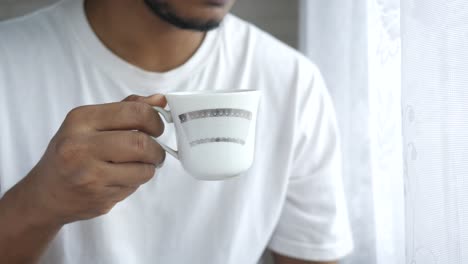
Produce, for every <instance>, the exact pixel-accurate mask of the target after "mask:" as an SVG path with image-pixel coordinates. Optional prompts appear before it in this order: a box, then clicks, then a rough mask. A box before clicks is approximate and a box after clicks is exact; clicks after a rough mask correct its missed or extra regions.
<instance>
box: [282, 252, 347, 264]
mask: <svg viewBox="0 0 468 264" xmlns="http://www.w3.org/2000/svg"><path fill="white" fill-rule="evenodd" d="M273 259H274V260H275V264H338V262H337V261H325V262H323V261H306V260H300V259H293V258H290V257H286V256H282V255H280V254H277V253H274V252H273Z"/></svg>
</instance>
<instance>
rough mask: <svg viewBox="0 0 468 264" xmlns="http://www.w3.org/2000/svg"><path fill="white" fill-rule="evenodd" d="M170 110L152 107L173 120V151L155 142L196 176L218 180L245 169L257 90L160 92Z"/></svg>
mask: <svg viewBox="0 0 468 264" xmlns="http://www.w3.org/2000/svg"><path fill="white" fill-rule="evenodd" d="M165 96H166V99H167V103H168V105H169V108H170V110H165V109H163V108H160V107H155V109H156V110H157V111H158V112H159V113H161V114H162V116H163V117H164V119H165V120H166V122H168V123H174V125H175V130H176V138H177V146H178V150H174V149H172V148H170V147H168V146H167V145H165V144H163V143H162V142H160V141H158V143H159V144H160V145H161V146H162V147H163V148H164V150H166V151H167V152H168V153H169V154H171V155H172V156H174V157H175V158H176V159H178V160H179V161H180V162H181V163H182V166H183V167H184V169H185V171H187V172H188V173H189V174H191V175H192V176H193V177H195V178H197V179H200V180H223V179H226V178H230V177H234V176H237V175H239V174H241V173H242V172H245V171H246V170H247V169H249V168H250V166H251V165H252V162H253V157H254V147H255V129H256V123H257V122H256V121H257V111H258V106H259V101H260V92H259V91H255V90H234V91H207V92H176V93H169V94H165Z"/></svg>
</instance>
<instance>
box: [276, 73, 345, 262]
mask: <svg viewBox="0 0 468 264" xmlns="http://www.w3.org/2000/svg"><path fill="white" fill-rule="evenodd" d="M306 86H308V88H306V89H305V90H303V91H301V92H300V93H298V94H300V95H302V96H300V97H301V98H298V100H297V104H296V111H295V112H296V120H297V122H296V126H295V128H294V129H295V131H294V133H293V134H294V137H295V138H294V142H295V143H294V148H293V157H294V158H293V161H292V162H293V164H292V165H291V168H292V169H291V174H290V175H289V183H288V187H287V193H286V200H285V203H284V206H283V209H282V213H281V216H280V219H279V222H278V224H277V226H276V229H275V231H274V233H273V236H272V238H271V241H270V243H269V249H270V250H272V251H274V252H276V253H279V254H281V255H285V256H289V257H293V258H298V259H304V260H315V261H327V260H328V261H330V260H338V259H340V258H342V257H343V256H345V255H347V254H348V253H350V252H351V251H352V248H353V242H352V236H351V231H350V227H349V221H348V215H347V209H346V203H345V198H344V190H343V183H342V169H341V150H340V140H339V133H338V127H337V123H336V118H335V111H334V108H333V104H332V102H331V99H330V96H329V94H328V92H327V89H326V87H325V84H324V81H323V79H322V77H321V75H320V72H319V71H318V70H316V71H315V74H314V79H313V81H312V82H311V84H310V85H306Z"/></svg>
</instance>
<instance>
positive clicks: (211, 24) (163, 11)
mask: <svg viewBox="0 0 468 264" xmlns="http://www.w3.org/2000/svg"><path fill="white" fill-rule="evenodd" d="M145 3H146V5H147V6H148V8H149V9H150V10H151V11H152V12H153V13H154V14H155V15H157V16H158V17H159V18H160V19H161V20H163V21H165V22H167V23H169V24H171V25H173V26H175V27H177V28H180V29H184V30H193V31H201V32H206V31H209V30H212V29H215V28H217V27H219V25H220V24H221V21H222V17H221V16H220V15H215V16H210V17H211V18H188V17H184V16H182V15H178V14H177V12H175V11H174V10H173V9H172V8H171V6H170V5H168V4H167V3H164V2H158V1H154V0H145ZM220 17H221V18H220Z"/></svg>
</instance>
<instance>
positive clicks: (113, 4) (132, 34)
mask: <svg viewBox="0 0 468 264" xmlns="http://www.w3.org/2000/svg"><path fill="white" fill-rule="evenodd" d="M85 10H86V15H87V17H88V20H89V23H90V24H91V27H92V28H93V30H94V32H95V33H96V35H97V36H98V37H99V39H100V40H101V41H102V42H103V43H104V45H106V46H107V48H109V49H110V50H111V51H112V52H114V53H115V54H116V55H117V56H119V57H121V58H122V59H124V60H126V61H128V62H129V63H131V64H133V65H136V66H138V67H140V68H142V69H145V70H147V71H154V72H165V71H169V70H171V69H174V68H176V67H177V66H180V65H182V64H183V63H184V62H186V61H187V60H188V59H189V58H190V57H191V56H192V55H193V54H194V53H195V52H196V50H197V49H198V47H199V46H200V45H201V43H202V42H203V38H204V36H205V33H202V32H195V31H187V30H181V29H178V28H176V27H174V26H172V25H170V24H168V23H167V22H165V21H163V20H161V19H160V18H159V17H157V16H156V15H155V14H153V13H152V11H151V10H150V9H149V8H147V7H146V6H145V3H144V1H126V0H92V1H89V0H87V1H85Z"/></svg>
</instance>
